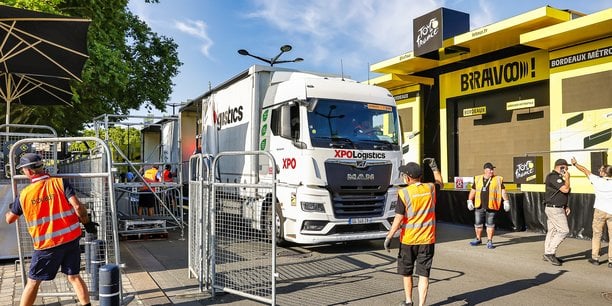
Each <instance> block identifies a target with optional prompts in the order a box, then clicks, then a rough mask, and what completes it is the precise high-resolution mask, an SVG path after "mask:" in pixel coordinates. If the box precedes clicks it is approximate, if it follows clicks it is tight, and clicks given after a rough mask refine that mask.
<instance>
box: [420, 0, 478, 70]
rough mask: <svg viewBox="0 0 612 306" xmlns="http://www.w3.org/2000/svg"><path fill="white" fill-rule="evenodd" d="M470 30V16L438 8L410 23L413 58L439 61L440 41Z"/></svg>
mask: <svg viewBox="0 0 612 306" xmlns="http://www.w3.org/2000/svg"><path fill="white" fill-rule="evenodd" d="M469 30H470V15H468V14H466V13H463V12H459V11H455V10H450V9H447V8H439V9H437V10H435V11H432V12H429V13H427V14H425V15H423V16H421V17H417V18H415V19H414V20H413V21H412V31H413V32H412V37H413V44H412V45H413V46H414V56H421V57H427V58H433V59H439V55H438V49H439V48H441V47H442V41H443V40H445V39H447V38H450V37H454V36H456V35H458V34H462V33H465V32H468V31H469Z"/></svg>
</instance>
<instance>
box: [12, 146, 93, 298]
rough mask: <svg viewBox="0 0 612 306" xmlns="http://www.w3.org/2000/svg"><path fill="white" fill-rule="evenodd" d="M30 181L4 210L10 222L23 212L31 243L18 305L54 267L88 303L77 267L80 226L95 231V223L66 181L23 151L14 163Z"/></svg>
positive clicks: (50, 276)
mask: <svg viewBox="0 0 612 306" xmlns="http://www.w3.org/2000/svg"><path fill="white" fill-rule="evenodd" d="M17 169H20V170H21V171H22V173H23V174H25V175H26V176H27V177H28V178H29V179H30V181H31V183H30V185H28V186H26V187H25V188H24V189H23V190H22V191H21V192H20V193H19V195H18V196H17V198H15V202H14V203H13V204H12V205H11V208H10V210H9V211H8V212H7V213H6V216H5V218H6V222H7V223H9V224H11V223H13V222H15V221H17V219H19V216H21V215H23V216H24V218H25V221H26V224H27V226H28V232H29V233H30V235H31V236H32V240H33V242H34V253H33V254H32V262H31V264H30V271H29V273H28V282H27V284H26V286H25V288H24V290H23V293H22V295H21V302H20V304H21V305H32V304H33V303H34V301H35V300H36V295H37V293H38V288H39V286H40V283H41V282H42V281H43V280H53V279H54V278H55V275H56V274H57V271H58V269H60V268H61V271H62V272H63V273H64V274H66V275H67V277H68V281H69V282H70V284H72V286H73V287H74V290H75V291H76V295H77V297H78V299H79V302H80V303H81V304H83V305H90V303H89V292H88V290H87V285H86V284H85V282H84V281H83V279H82V278H81V276H80V275H79V271H80V269H81V249H80V247H79V239H80V238H81V226H80V225H79V221H80V222H81V223H83V225H84V227H85V230H86V231H87V232H88V233H96V232H97V230H96V225H97V223H94V222H90V220H89V217H88V216H87V209H86V208H85V206H84V205H83V204H82V203H81V202H80V201H79V199H78V198H77V197H76V195H75V191H74V189H73V188H72V186H70V184H69V183H68V181H66V180H64V179H61V178H55V177H51V176H50V175H49V174H47V173H46V172H45V170H44V167H43V161H42V157H41V156H40V155H38V154H34V153H26V154H24V155H23V156H22V157H21V158H20V161H19V165H17Z"/></svg>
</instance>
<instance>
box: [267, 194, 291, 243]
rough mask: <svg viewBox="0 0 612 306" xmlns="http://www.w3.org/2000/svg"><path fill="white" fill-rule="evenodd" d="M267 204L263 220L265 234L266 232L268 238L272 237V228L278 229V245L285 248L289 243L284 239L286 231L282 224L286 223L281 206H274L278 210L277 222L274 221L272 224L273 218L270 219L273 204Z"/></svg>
mask: <svg viewBox="0 0 612 306" xmlns="http://www.w3.org/2000/svg"><path fill="white" fill-rule="evenodd" d="M268 203H269V202H267V203H265V206H264V207H265V208H266V209H264V217H263V220H265V232H266V237H271V236H272V226H274V227H276V245H277V246H284V245H286V244H287V241H285V239H284V237H285V231H284V229H283V226H282V224H284V223H285V217H283V213H282V211H281V209H280V206H279V205H274V209H275V210H276V220H274V222H272V220H270V219H271V217H270V208H271V207H272V203H269V204H268Z"/></svg>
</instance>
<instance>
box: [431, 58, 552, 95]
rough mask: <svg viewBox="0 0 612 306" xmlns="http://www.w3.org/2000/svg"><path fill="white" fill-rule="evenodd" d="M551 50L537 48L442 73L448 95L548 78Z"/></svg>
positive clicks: (484, 90) (483, 90) (477, 91)
mask: <svg viewBox="0 0 612 306" xmlns="http://www.w3.org/2000/svg"><path fill="white" fill-rule="evenodd" d="M548 76H549V73H548V52H547V51H534V52H529V53H525V54H522V55H519V56H513V57H508V58H504V59H500V60H497V61H493V62H489V63H486V64H482V65H476V66H472V67H470V68H466V69H461V70H458V71H454V72H450V73H446V74H443V75H440V83H441V84H446V85H445V86H444V88H445V90H446V92H445V94H444V96H446V97H457V96H463V95H466V94H473V93H479V92H486V91H489V90H494V89H500V88H505V87H510V86H516V85H521V84H527V83H531V82H536V81H542V80H545V79H548Z"/></svg>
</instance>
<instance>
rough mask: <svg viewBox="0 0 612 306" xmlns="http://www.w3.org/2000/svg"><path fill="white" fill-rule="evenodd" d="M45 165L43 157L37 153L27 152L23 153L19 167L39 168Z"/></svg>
mask: <svg viewBox="0 0 612 306" xmlns="http://www.w3.org/2000/svg"><path fill="white" fill-rule="evenodd" d="M42 165H43V162H42V157H41V156H40V155H38V154H36V153H26V154H23V155H21V158H20V159H19V165H17V169H21V168H38V167H40V166H42Z"/></svg>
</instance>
